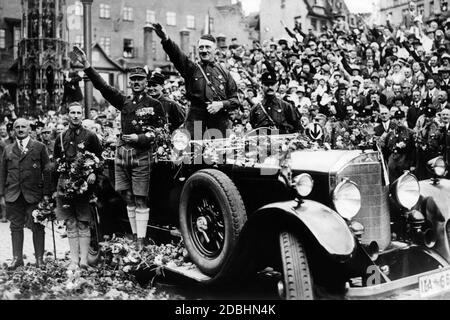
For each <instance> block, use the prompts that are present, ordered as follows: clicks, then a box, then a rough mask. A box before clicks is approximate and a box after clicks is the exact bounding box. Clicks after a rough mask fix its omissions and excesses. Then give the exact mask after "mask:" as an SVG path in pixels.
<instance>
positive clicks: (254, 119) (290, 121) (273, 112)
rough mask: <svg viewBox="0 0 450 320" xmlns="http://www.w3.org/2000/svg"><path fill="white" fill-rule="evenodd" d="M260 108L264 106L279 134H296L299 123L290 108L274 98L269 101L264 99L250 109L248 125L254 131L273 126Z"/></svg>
mask: <svg viewBox="0 0 450 320" xmlns="http://www.w3.org/2000/svg"><path fill="white" fill-rule="evenodd" d="M261 106H264V108H265V110H266V111H267V113H268V114H269V115H270V117H271V118H272V120H273V121H274V122H275V126H276V127H277V129H278V130H280V133H291V132H296V131H297V130H298V129H299V121H297V117H296V115H295V111H294V109H293V108H292V106H291V105H290V104H289V103H287V102H285V101H283V100H280V99H278V98H275V97H274V98H272V99H270V100H267V99H265V100H264V101H263V102H262V103H261V104H260V103H258V104H256V105H255V106H254V107H253V108H252V109H251V111H250V124H251V125H252V127H253V128H254V129H256V128H260V127H273V126H274V124H273V123H272V122H271V121H270V120H269V118H268V117H267V115H266V114H265V112H264V111H263V110H262V108H261Z"/></svg>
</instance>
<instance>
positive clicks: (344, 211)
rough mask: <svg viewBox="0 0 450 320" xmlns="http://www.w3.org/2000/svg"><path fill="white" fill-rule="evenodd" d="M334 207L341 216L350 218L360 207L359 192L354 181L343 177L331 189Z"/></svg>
mask: <svg viewBox="0 0 450 320" xmlns="http://www.w3.org/2000/svg"><path fill="white" fill-rule="evenodd" d="M333 203H334V207H335V209H336V211H337V213H339V214H340V215H341V216H342V217H343V218H345V219H347V220H350V219H352V218H353V217H354V216H356V215H357V214H358V212H359V209H360V208H361V193H360V192H359V189H358V187H357V185H356V183H354V182H352V181H350V180H348V179H344V180H342V181H341V182H340V183H339V184H338V185H337V186H336V188H335V189H334V191H333Z"/></svg>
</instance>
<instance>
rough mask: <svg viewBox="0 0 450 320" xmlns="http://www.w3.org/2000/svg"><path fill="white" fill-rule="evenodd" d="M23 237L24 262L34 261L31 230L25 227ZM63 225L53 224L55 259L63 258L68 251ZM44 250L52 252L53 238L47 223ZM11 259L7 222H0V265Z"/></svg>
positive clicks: (49, 225) (9, 233) (9, 234)
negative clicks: (61, 226)
mask: <svg viewBox="0 0 450 320" xmlns="http://www.w3.org/2000/svg"><path fill="white" fill-rule="evenodd" d="M24 230H25V237H24V242H23V254H24V256H25V264H26V263H28V262H29V263H35V258H34V248H33V238H32V235H33V234H32V232H31V230H29V229H27V228H25V229H24ZM64 230H65V229H64V227H63V228H57V225H56V224H55V244H56V257H57V259H62V258H64V255H65V253H66V252H67V251H69V243H68V241H67V238H62V237H61V236H62V235H63V234H64ZM45 251H46V252H47V251H50V252H53V239H52V227H51V224H50V223H49V224H48V225H47V226H46V228H45ZM11 259H12V245H11V232H10V230H9V222H7V223H1V222H0V265H1V264H3V263H8V264H9V263H10V262H11Z"/></svg>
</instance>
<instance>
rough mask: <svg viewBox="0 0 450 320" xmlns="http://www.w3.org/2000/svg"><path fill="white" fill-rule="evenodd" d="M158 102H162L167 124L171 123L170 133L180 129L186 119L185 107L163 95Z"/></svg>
mask: <svg viewBox="0 0 450 320" xmlns="http://www.w3.org/2000/svg"><path fill="white" fill-rule="evenodd" d="M158 101H159V102H161V105H162V107H163V109H164V112H165V114H166V119H167V122H168V123H169V127H170V132H173V131H174V130H176V129H178V128H179V127H180V126H181V125H182V124H183V123H184V120H185V119H186V114H185V112H184V110H183V107H182V106H180V105H179V104H178V103H177V102H175V101H173V100H172V99H169V98H168V97H166V96H164V95H162V96H161V97H160V98H158Z"/></svg>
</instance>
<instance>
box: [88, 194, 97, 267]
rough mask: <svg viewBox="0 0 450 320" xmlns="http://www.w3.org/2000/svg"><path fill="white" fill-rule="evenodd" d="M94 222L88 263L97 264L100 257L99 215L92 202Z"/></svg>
mask: <svg viewBox="0 0 450 320" xmlns="http://www.w3.org/2000/svg"><path fill="white" fill-rule="evenodd" d="M90 208H91V214H92V223H91V225H90V231H91V243H90V246H89V251H88V259H87V262H88V265H90V266H92V267H93V266H95V265H96V264H97V263H98V261H99V259H100V230H99V222H100V221H99V216H98V209H97V207H96V204H94V203H91V205H90Z"/></svg>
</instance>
